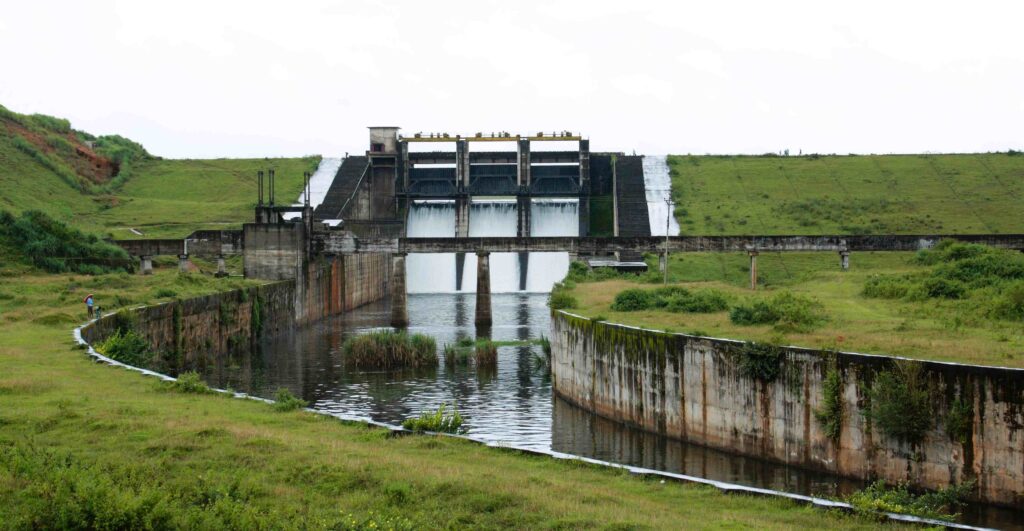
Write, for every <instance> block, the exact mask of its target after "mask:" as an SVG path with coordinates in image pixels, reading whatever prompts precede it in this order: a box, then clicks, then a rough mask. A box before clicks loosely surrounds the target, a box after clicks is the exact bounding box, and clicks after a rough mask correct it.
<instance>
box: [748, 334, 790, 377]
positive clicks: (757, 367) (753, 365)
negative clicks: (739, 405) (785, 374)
mask: <svg viewBox="0 0 1024 531" xmlns="http://www.w3.org/2000/svg"><path fill="white" fill-rule="evenodd" d="M783 356H784V353H783V351H782V349H781V348H779V347H777V346H775V345H768V344H765V343H745V344H744V345H743V346H742V347H740V348H739V351H738V352H737V366H738V367H739V371H740V374H742V375H743V376H746V377H747V378H751V379H755V380H761V381H763V382H773V381H775V379H776V378H778V377H779V374H780V373H781V372H782V358H783Z"/></svg>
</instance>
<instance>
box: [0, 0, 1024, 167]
mask: <svg viewBox="0 0 1024 531" xmlns="http://www.w3.org/2000/svg"><path fill="white" fill-rule="evenodd" d="M2 1H3V4H2V9H0V103H2V104H3V105H5V106H7V107H8V108H10V109H12V110H15V111H19V112H42V113H46V114H52V115H57V116H64V117H67V118H69V119H71V121H72V123H73V125H74V126H75V127H76V128H79V129H84V130H87V131H90V132H93V133H99V134H106V133H118V134H122V135H125V136H128V137H131V138H133V139H135V140H138V141H140V142H142V143H143V144H144V145H145V146H146V147H147V148H148V149H149V150H150V151H151V152H153V153H155V154H158V155H162V156H165V157H217V156H229V157H241V156H267V155H302V154H312V153H322V154H326V155H332V154H342V153H344V152H346V151H349V152H353V153H354V152H361V151H364V150H365V149H367V134H366V129H365V127H366V126H368V125H398V126H401V127H402V128H403V132H405V133H406V134H412V133H414V132H416V131H421V130H422V131H447V132H451V133H453V134H454V133H463V134H466V133H473V132H476V131H484V132H491V131H499V130H505V131H510V132H513V133H515V132H524V133H525V132H536V131H539V130H545V131H551V130H565V129H568V130H571V131H582V132H583V133H584V134H585V135H587V136H589V137H590V138H591V147H592V149H594V150H623V151H632V150H636V151H637V152H638V153H648V154H652V153H669V152H670V153H761V152H765V151H778V150H781V149H785V148H789V149H790V150H792V151H793V152H794V153H795V152H796V151H797V150H798V149H802V150H803V151H804V152H822V153H832V152H837V153H847V152H858V153H890V152H923V151H943V152H949V151H989V150H1006V149H1007V148H1015V149H1021V148H1022V147H1024V27H1022V26H1021V21H1022V20H1024V2H1020V1H1016V2H1009V1H1007V2H983V1H972V2H964V1H960V2H934V1H930V2H909V1H908V2H903V1H901V2H894V1H885V2H865V1H859V0H858V1H852V0H851V1H847V2H844V3H842V5H840V3H839V2H822V1H813V2H754V1H752V2H719V1H715V2H711V1H707V2H703V3H701V4H696V3H693V4H690V3H684V2H645V1H638V0H621V1H617V2H596V1H587V2H568V1H559V0H545V1H543V2H528V1H510V0H505V1H498V2H491V1H486V0H473V1H469V2H444V1H433V2H427V1H422V0H420V1H415V2H384V1H365V2H364V1H344V2H342V1H337V2H327V1H301V2H299V1H291V2H288V1H281V0H277V1H273V2H254V1H246V2H226V1H214V0H201V1H191V0H186V1H181V0H177V1H173V2H168V1H160V2H149V1H140V0H137V1H95V2H86V1H68V2H54V1H43V0H32V1H22V0H2Z"/></svg>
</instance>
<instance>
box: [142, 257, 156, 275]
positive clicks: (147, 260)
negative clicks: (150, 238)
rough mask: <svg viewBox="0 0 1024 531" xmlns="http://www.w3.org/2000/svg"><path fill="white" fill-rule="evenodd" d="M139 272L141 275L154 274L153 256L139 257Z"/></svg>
mask: <svg viewBox="0 0 1024 531" xmlns="http://www.w3.org/2000/svg"><path fill="white" fill-rule="evenodd" d="M139 274H140V275H152V274H153V257H152V256H140V257H139Z"/></svg>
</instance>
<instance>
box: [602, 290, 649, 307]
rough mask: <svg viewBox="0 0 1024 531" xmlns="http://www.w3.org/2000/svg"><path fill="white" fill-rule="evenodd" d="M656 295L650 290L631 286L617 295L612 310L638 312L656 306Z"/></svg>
mask: <svg viewBox="0 0 1024 531" xmlns="http://www.w3.org/2000/svg"><path fill="white" fill-rule="evenodd" d="M654 301H655V296H654V293H652V292H651V291H650V290H646V289H640V288H631V289H626V290H622V291H620V292H619V293H618V294H616V295H615V302H613V303H612V310H615V311H617V312H636V311H640V310H649V309H651V308H653V307H654Z"/></svg>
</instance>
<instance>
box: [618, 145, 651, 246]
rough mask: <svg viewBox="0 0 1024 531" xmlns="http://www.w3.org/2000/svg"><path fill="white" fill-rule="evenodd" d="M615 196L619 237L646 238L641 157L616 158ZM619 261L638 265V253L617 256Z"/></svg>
mask: <svg viewBox="0 0 1024 531" xmlns="http://www.w3.org/2000/svg"><path fill="white" fill-rule="evenodd" d="M615 195H616V202H617V204H618V223H619V236H623V237H630V236H650V235H651V222H650V216H649V214H648V211H647V193H646V190H645V188H644V166H643V157H640V156H628V157H618V160H617V161H616V163H615ZM619 260H620V261H623V262H640V261H643V256H642V255H641V254H640V253H625V252H623V253H619Z"/></svg>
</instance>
